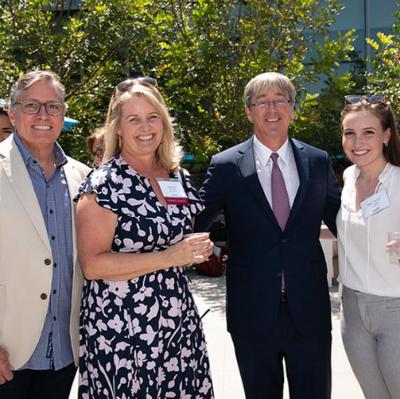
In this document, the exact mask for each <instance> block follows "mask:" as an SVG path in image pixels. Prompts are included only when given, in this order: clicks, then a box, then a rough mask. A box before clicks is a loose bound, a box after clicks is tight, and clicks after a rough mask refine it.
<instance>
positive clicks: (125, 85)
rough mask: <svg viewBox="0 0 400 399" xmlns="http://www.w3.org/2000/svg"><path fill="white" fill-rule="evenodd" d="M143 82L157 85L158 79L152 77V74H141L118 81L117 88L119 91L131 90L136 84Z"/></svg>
mask: <svg viewBox="0 0 400 399" xmlns="http://www.w3.org/2000/svg"><path fill="white" fill-rule="evenodd" d="M141 83H145V84H148V85H150V86H157V80H156V79H154V78H151V77H150V76H141V77H138V78H129V79H126V80H124V81H122V82H120V83H118V84H117V85H116V86H115V88H116V89H117V90H118V91H119V92H125V91H127V90H129V89H130V88H131V87H132V86H134V85H135V84H141Z"/></svg>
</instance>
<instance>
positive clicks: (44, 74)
mask: <svg viewBox="0 0 400 399" xmlns="http://www.w3.org/2000/svg"><path fill="white" fill-rule="evenodd" d="M40 80H46V81H48V82H50V83H52V84H53V85H54V88H55V89H56V90H57V91H58V93H59V94H60V102H61V103H64V99H65V87H64V85H63V84H62V83H61V82H60V78H59V77H58V75H57V74H55V73H54V72H51V71H43V70H40V69H38V70H34V71H30V72H28V73H26V74H25V75H23V76H21V77H20V78H19V79H18V80H17V81H16V82H15V83H14V85H13V86H12V88H11V94H10V106H11V107H12V108H15V103H16V102H17V100H18V97H19V96H20V95H21V93H22V92H23V91H24V90H27V89H28V88H29V87H30V86H32V85H33V84H34V83H36V82H39V81H40Z"/></svg>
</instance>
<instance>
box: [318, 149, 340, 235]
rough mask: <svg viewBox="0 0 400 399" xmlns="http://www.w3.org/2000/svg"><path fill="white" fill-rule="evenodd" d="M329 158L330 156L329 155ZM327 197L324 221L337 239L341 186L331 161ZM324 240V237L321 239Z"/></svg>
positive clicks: (328, 172)
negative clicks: (337, 216)
mask: <svg viewBox="0 0 400 399" xmlns="http://www.w3.org/2000/svg"><path fill="white" fill-rule="evenodd" d="M327 157H328V155H327ZM327 168H328V171H327V176H328V177H327V178H328V182H327V187H328V188H327V195H326V199H325V210H324V215H323V217H322V220H323V221H324V223H325V225H326V226H327V227H328V228H329V230H330V231H331V232H332V234H333V235H334V236H335V237H336V235H337V231H336V215H337V213H338V211H339V208H340V190H339V185H338V182H337V179H336V176H335V173H334V172H333V169H332V166H331V163H330V161H329V159H327ZM321 238H324V237H321Z"/></svg>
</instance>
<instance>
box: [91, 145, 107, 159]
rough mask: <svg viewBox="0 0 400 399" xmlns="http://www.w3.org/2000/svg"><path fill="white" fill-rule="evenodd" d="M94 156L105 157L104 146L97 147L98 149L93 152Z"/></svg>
mask: <svg viewBox="0 0 400 399" xmlns="http://www.w3.org/2000/svg"><path fill="white" fill-rule="evenodd" d="M92 155H93V157H97V158H100V159H101V158H103V156H104V147H97V148H96V151H94V152H92Z"/></svg>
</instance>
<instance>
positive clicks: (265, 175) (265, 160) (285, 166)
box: [253, 136, 300, 208]
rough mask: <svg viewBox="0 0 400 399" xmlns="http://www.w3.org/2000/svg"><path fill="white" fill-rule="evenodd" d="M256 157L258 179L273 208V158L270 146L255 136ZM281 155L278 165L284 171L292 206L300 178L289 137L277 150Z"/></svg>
mask: <svg viewBox="0 0 400 399" xmlns="http://www.w3.org/2000/svg"><path fill="white" fill-rule="evenodd" d="M253 148H254V157H255V162H256V169H257V174H258V179H259V180H260V184H261V187H262V188H263V190H264V193H265V196H266V197H267V200H268V202H269V204H270V205H271V208H272V195H271V172H272V159H271V154H272V152H273V151H271V150H270V149H269V148H268V147H266V146H265V145H264V144H262V143H261V141H260V140H258V139H257V137H256V136H254V142H253ZM276 152H277V153H278V155H279V157H278V166H279V168H280V170H281V172H282V175H283V180H284V181H285V186H286V191H287V193H288V197H289V203H290V207H292V205H293V201H294V199H295V197H296V194H297V190H298V189H299V185H300V180H299V174H298V172H297V165H296V161H295V159H294V155H293V150H292V146H291V145H290V143H289V139H287V140H286V141H285V143H284V144H283V145H282V146H281V148H279V150H278V151H276Z"/></svg>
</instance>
